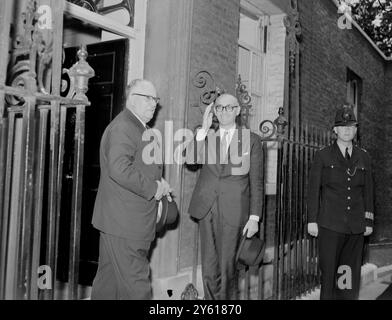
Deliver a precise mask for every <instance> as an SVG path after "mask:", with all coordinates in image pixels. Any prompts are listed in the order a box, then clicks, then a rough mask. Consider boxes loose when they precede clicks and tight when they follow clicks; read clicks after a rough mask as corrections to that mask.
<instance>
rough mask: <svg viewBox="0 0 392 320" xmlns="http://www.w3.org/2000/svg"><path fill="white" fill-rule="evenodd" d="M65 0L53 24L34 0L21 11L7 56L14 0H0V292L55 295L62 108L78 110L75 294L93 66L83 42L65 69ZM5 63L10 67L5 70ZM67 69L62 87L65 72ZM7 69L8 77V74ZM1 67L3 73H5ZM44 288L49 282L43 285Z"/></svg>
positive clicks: (72, 258) (0, 295)
mask: <svg viewBox="0 0 392 320" xmlns="http://www.w3.org/2000/svg"><path fill="white" fill-rule="evenodd" d="M63 11H64V2H63V1H59V2H58V5H56V6H53V7H52V17H53V21H56V24H54V27H53V29H52V30H50V31H48V32H43V31H42V30H41V29H40V28H39V26H38V14H37V4H36V2H35V1H29V2H28V4H27V9H26V12H25V13H24V14H23V20H22V21H23V22H24V24H23V29H24V33H23V34H22V35H19V36H18V37H17V41H15V42H14V47H13V48H11V49H12V50H11V55H10V57H11V58H10V59H8V51H9V48H8V44H9V41H8V39H9V30H10V22H11V16H12V15H11V14H12V4H11V1H1V2H0V30H2V31H3V30H4V32H0V41H2V40H3V39H5V43H4V45H2V46H1V49H0V50H1V51H0V75H1V77H0V132H1V136H0V142H1V145H0V159H1V160H2V161H1V165H0V186H1V188H0V213H1V214H0V299H5V298H6V299H40V298H43V299H54V298H55V297H56V275H57V272H56V271H57V259H58V240H59V239H58V237H59V220H60V207H61V184H62V176H63V156H64V138H65V135H66V133H67V132H68V131H69V129H67V128H66V117H67V110H69V109H73V110H75V113H76V121H75V128H74V131H73V132H69V133H67V134H72V135H74V137H75V139H74V141H75V146H74V173H75V177H74V182H73V192H72V210H71V212H69V214H70V217H71V228H70V239H71V240H70V249H69V265H70V266H69V274H68V278H69V290H68V298H69V299H77V297H78V292H77V289H78V268H79V246H80V217H81V197H82V190H81V185H82V177H83V175H82V172H83V171H82V170H83V150H84V131H85V121H84V119H85V108H86V106H89V105H90V103H89V101H88V100H87V97H86V95H85V93H86V91H87V84H88V78H89V77H91V76H93V73H94V72H93V70H92V69H91V68H90V67H89V66H88V64H87V62H86V61H85V60H86V57H87V52H86V51H85V49H84V48H82V49H81V50H80V51H79V53H78V56H79V61H78V62H77V63H76V64H75V65H74V67H73V68H71V69H70V70H63V69H62V55H63V48H62V32H63V24H62V21H63V14H64V12H63ZM7 69H8V71H9V72H8V74H7ZM63 71H67V72H66V73H68V76H69V80H70V81H69V88H68V90H67V92H68V94H65V95H62V94H61V87H62V86H61V84H62V79H61V77H62V74H63ZM6 74H7V79H6V77H5V75H6ZM3 75H4V76H3ZM3 160H4V161H3ZM46 289H49V290H46Z"/></svg>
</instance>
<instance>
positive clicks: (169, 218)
mask: <svg viewBox="0 0 392 320" xmlns="http://www.w3.org/2000/svg"><path fill="white" fill-rule="evenodd" d="M177 217H178V208H177V204H176V203H175V201H174V200H172V201H171V202H170V201H169V200H168V199H167V197H166V196H165V197H162V199H161V200H160V201H159V204H158V216H157V225H156V231H157V232H159V231H161V230H162V229H163V227H164V226H165V225H170V224H173V223H174V222H175V221H176V220H177Z"/></svg>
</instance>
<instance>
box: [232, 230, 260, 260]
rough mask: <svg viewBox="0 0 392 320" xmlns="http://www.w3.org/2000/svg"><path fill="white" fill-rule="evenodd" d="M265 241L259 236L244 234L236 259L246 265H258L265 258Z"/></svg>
mask: <svg viewBox="0 0 392 320" xmlns="http://www.w3.org/2000/svg"><path fill="white" fill-rule="evenodd" d="M264 253H265V242H264V240H262V239H260V238H259V237H257V236H253V237H252V238H248V237H247V236H246V235H243V236H242V239H241V243H240V246H239V248H238V252H237V255H236V261H237V262H239V263H241V264H243V265H246V266H257V265H259V264H260V263H261V262H262V261H263V258H264Z"/></svg>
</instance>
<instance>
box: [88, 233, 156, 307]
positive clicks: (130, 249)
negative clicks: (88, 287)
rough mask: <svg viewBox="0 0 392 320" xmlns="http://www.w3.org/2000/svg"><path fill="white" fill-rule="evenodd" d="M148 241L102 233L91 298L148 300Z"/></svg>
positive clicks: (149, 287)
mask: <svg viewBox="0 0 392 320" xmlns="http://www.w3.org/2000/svg"><path fill="white" fill-rule="evenodd" d="M150 245H151V243H150V242H149V241H137V240H130V239H125V238H120V237H117V236H114V235H110V234H106V233H103V232H101V233H100V239H99V262H98V270H97V274H96V276H95V278H94V282H93V287H92V293H91V299H92V300H151V298H152V289H151V281H150V266H149V262H148V251H149V249H150Z"/></svg>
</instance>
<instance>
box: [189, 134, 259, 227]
mask: <svg viewBox="0 0 392 320" xmlns="http://www.w3.org/2000/svg"><path fill="white" fill-rule="evenodd" d="M237 129H238V128H237ZM194 144H196V148H195V149H193V147H195V145H194ZM192 151H195V153H197V155H196V157H195V158H197V162H198V163H204V164H203V167H202V169H201V172H200V175H199V178H198V181H197V183H196V186H195V189H194V191H193V195H192V199H191V202H190V205H189V210H188V212H189V214H190V215H191V216H192V217H193V218H196V219H202V218H204V217H205V216H206V215H207V213H208V211H209V210H210V209H211V207H212V205H213V203H214V201H216V200H217V201H218V208H219V211H220V212H221V213H222V215H223V218H224V219H225V221H226V222H227V224H229V225H231V226H233V227H239V226H243V225H245V223H246V222H247V221H248V219H249V216H250V215H256V216H259V217H261V211H262V207H261V206H262V194H263V177H262V172H263V171H262V168H263V153H262V152H263V151H262V145H261V141H260V138H259V137H258V136H257V135H256V134H254V133H252V132H250V130H247V129H244V131H242V130H241V129H239V130H236V133H235V134H234V135H233V138H232V140H231V142H230V148H229V151H228V154H227V161H224V162H226V163H224V162H223V164H221V161H220V134H219V130H218V131H216V132H214V131H213V130H211V131H210V133H209V134H208V135H207V137H206V139H205V141H196V140H194V141H193V143H192V145H190V146H189V147H187V162H188V163H192V160H193V159H194V158H193V159H192V155H193V153H192ZM233 153H236V154H237V155H238V157H236V159H235V160H234V158H233Z"/></svg>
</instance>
